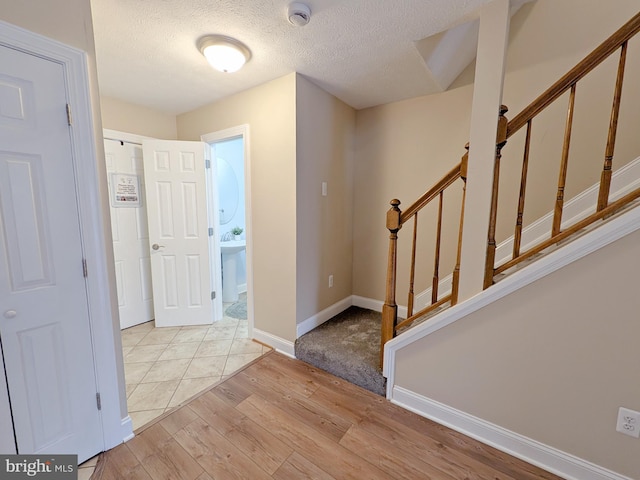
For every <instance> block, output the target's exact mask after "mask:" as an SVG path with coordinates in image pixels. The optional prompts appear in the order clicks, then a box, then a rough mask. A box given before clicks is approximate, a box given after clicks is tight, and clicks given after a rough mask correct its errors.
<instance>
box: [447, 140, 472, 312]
mask: <svg viewBox="0 0 640 480" xmlns="http://www.w3.org/2000/svg"><path fill="white" fill-rule="evenodd" d="M464 148H466V149H467V153H465V154H464V155H463V156H462V161H461V162H460V178H461V179H462V182H463V183H462V205H461V206H460V227H459V228H458V253H457V255H456V266H455V267H454V268H453V278H452V281H451V305H455V304H456V303H458V286H459V285H460V257H461V255H462V228H463V225H464V201H465V197H466V196H467V165H468V163H469V144H468V143H467V144H466V145H465V146H464Z"/></svg>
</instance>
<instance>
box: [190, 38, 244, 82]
mask: <svg viewBox="0 0 640 480" xmlns="http://www.w3.org/2000/svg"><path fill="white" fill-rule="evenodd" d="M198 49H199V50H200V52H202V54H203V55H204V56H205V58H206V59H207V61H208V62H209V63H210V64H211V66H212V67H213V68H215V69H216V70H219V71H221V72H225V73H230V72H237V71H238V70H240V69H241V68H242V66H243V65H244V64H245V63H247V62H248V61H249V59H250V58H251V51H250V50H249V49H248V48H247V47H246V45H244V44H243V43H241V42H239V41H238V40H236V39H235V38H231V37H225V36H224V35H207V36H204V37H202V38H201V39H200V40H198Z"/></svg>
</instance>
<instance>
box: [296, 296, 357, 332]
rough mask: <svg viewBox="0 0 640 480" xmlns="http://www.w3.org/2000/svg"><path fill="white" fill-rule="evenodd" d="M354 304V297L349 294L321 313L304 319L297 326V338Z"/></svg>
mask: <svg viewBox="0 0 640 480" xmlns="http://www.w3.org/2000/svg"><path fill="white" fill-rule="evenodd" d="M351 305H352V297H351V295H349V296H348V297H346V298H343V299H342V300H340V301H339V302H336V303H334V304H333V305H331V306H329V307H327V308H325V309H324V310H322V311H321V312H319V313H316V314H315V315H312V316H311V317H309V318H307V319H306V320H303V321H302V322H300V323H299V324H298V325H297V326H296V338H300V337H301V336H302V335H304V334H305V333H307V332H310V331H311V330H313V329H314V328H316V327H319V326H320V325H322V324H323V323H324V322H326V321H327V320H329V319H330V318H333V317H335V316H336V315H338V314H339V313H340V312H343V311H344V310H346V309H347V308H349V307H350V306H351Z"/></svg>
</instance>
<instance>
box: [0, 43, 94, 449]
mask: <svg viewBox="0 0 640 480" xmlns="http://www.w3.org/2000/svg"><path fill="white" fill-rule="evenodd" d="M0 65H1V68H0V145H1V147H0V228H1V233H0V339H1V341H2V351H3V355H4V367H5V369H6V373H7V382H8V387H9V398H10V401H11V408H12V414H13V423H14V426H15V434H16V440H17V446H18V452H19V453H76V454H78V457H79V459H86V458H89V457H91V456H93V455H95V453H97V452H99V451H101V450H102V446H103V444H104V441H103V437H102V421H101V417H100V413H99V411H98V407H97V401H96V392H97V387H96V376H95V371H94V360H93V359H94V357H93V347H92V341H91V331H90V324H89V304H88V299H87V285H86V283H85V278H84V275H83V264H84V262H83V245H82V239H81V234H80V220H79V211H78V201H77V189H76V182H75V171H74V162H73V149H72V145H71V133H70V129H69V125H68V122H67V115H66V105H67V100H66V98H67V97H66V95H67V93H66V84H65V82H66V78H65V72H64V68H63V66H62V65H61V64H60V63H56V62H54V61H51V60H47V59H44V58H41V57H38V56H35V55H31V54H28V53H24V52H21V51H18V50H15V49H12V48H8V47H5V46H0Z"/></svg>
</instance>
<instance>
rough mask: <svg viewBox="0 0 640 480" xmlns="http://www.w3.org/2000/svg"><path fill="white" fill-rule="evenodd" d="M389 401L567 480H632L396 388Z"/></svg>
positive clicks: (434, 401)
mask: <svg viewBox="0 0 640 480" xmlns="http://www.w3.org/2000/svg"><path fill="white" fill-rule="evenodd" d="M390 400H391V402H392V403H395V404H396V405H399V406H401V407H402V408H405V409H407V410H410V411H412V412H414V413H417V414H418V415H421V416H423V417H426V418H429V419H431V420H433V421H435V422H437V423H439V424H441V425H444V426H446V427H449V428H451V429H452V430H455V431H457V432H460V433H462V434H464V435H467V436H468V437H471V438H474V439H476V440H478V441H480V442H482V443H484V444H486V445H490V446H492V447H494V448H497V449H498V450H500V451H502V452H505V453H508V454H509V455H512V456H514V457H516V458H519V459H521V460H524V461H525V462H527V463H530V464H532V465H536V466H538V467H540V468H542V469H544V470H547V471H549V472H551V473H553V474H555V475H559V476H561V477H562V478H566V479H567V480H632V479H631V478H629V477H625V476H624V475H620V474H618V473H615V472H612V471H611V470H607V469H606V468H603V467H600V466H598V465H595V464H593V463H591V462H588V461H586V460H583V459H581V458H579V457H576V456H575V455H571V454H569V453H566V452H563V451H561V450H558V449H557V448H553V447H550V446H548V445H545V444H543V443H540V442H537V441H535V440H533V439H531V438H528V437H525V436H523V435H520V434H518V433H515V432H512V431H510V430H507V429H505V428H502V427H500V426H498V425H495V424H493V423H490V422H487V421H485V420H482V419H481V418H478V417H474V416H473V415H470V414H468V413H465V412H462V411H460V410H457V409H455V408H453V407H450V406H448V405H444V404H442V403H440V402H437V401H436V400H432V399H430V398H427V397H424V396H422V395H419V394H417V393H415V392H412V391H410V390H407V389H405V388H402V387H398V386H396V387H394V388H393V390H392V392H391V396H390Z"/></svg>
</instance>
